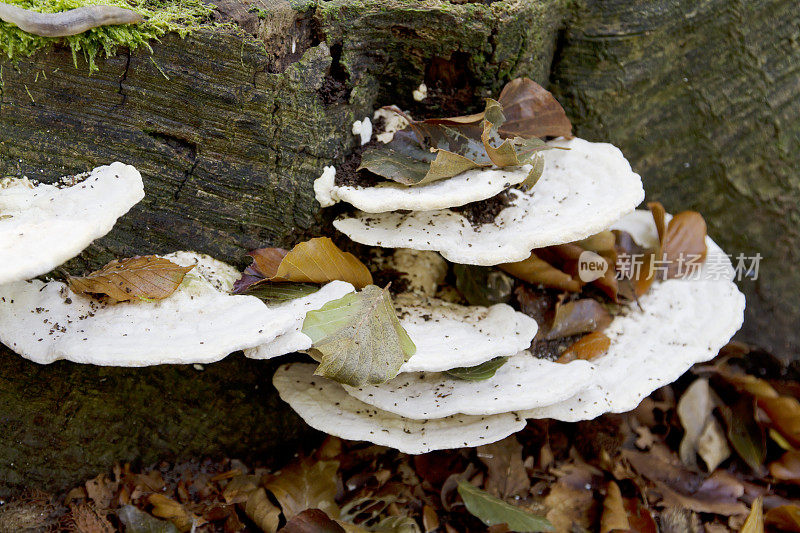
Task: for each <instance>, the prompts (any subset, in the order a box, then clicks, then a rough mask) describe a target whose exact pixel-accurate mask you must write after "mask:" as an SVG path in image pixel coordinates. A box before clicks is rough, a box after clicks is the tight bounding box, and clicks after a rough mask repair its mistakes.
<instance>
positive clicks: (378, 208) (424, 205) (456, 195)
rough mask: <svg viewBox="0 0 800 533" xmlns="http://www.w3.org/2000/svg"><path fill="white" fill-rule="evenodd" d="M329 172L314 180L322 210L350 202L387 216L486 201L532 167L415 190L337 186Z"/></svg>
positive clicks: (485, 172)
mask: <svg viewBox="0 0 800 533" xmlns="http://www.w3.org/2000/svg"><path fill="white" fill-rule="evenodd" d="M329 169H333V167H325V170H324V171H323V173H322V176H320V177H319V178H317V179H316V180H315V181H314V192H315V194H316V198H317V201H318V202H319V203H320V205H321V206H322V207H329V206H331V205H333V204H335V203H336V202H347V203H349V204H351V205H354V206H355V207H357V208H358V209H360V210H361V211H364V212H366V213H384V212H387V211H396V210H406V211H430V210H432V209H447V208H448V207H458V206H461V205H464V204H469V203H472V202H478V201H481V200H486V199H488V198H491V197H493V196H495V195H497V194H499V193H501V192H503V191H504V190H506V189H507V188H509V187H510V186H512V185H517V184H519V183H522V182H523V181H525V178H527V177H528V173H529V172H530V170H531V167H530V165H524V166H521V167H514V168H486V169H474V170H468V171H466V172H462V173H461V174H459V175H457V176H454V177H452V178H449V179H446V180H439V181H434V182H431V183H427V184H424V185H414V186H412V187H409V186H407V185H403V184H401V183H396V182H394V181H383V182H381V183H379V184H378V185H374V186H369V187H361V186H353V185H336V183H335V181H336V180H335V176H336V171H335V169H333V170H329Z"/></svg>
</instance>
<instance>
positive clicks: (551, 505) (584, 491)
mask: <svg viewBox="0 0 800 533" xmlns="http://www.w3.org/2000/svg"><path fill="white" fill-rule="evenodd" d="M555 474H556V476H557V477H558V479H557V480H556V482H555V483H552V484H550V491H549V493H548V494H547V497H545V499H544V504H545V506H546V507H547V508H548V509H549V510H548V511H547V515H546V518H547V519H548V520H549V521H550V523H551V524H553V527H554V528H555V531H573V530H574V529H577V528H574V527H573V526H576V525H577V526H580V527H582V528H584V530H587V531H588V530H590V529H591V528H592V525H593V524H594V523H595V520H596V519H597V511H598V509H597V501H596V500H595V498H594V492H593V490H591V487H592V477H593V472H592V471H591V470H590V469H588V468H586V466H585V465H584V464H573V463H567V464H565V465H562V466H561V467H560V468H559V469H558V470H556V471H555Z"/></svg>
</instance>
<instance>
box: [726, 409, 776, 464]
mask: <svg viewBox="0 0 800 533" xmlns="http://www.w3.org/2000/svg"><path fill="white" fill-rule="evenodd" d="M720 411H721V412H722V416H723V418H724V419H725V425H726V426H727V428H728V440H729V441H730V443H731V446H733V449H734V450H735V451H736V453H737V454H738V455H739V457H741V458H742V459H743V460H744V462H745V463H747V464H748V465H749V466H750V468H752V469H753V471H756V472H758V471H759V470H760V469H761V465H762V464H763V463H764V459H765V457H766V455H767V443H766V435H765V434H764V430H763V429H762V428H761V426H759V425H758V423H757V422H756V420H755V402H754V401H753V399H752V398H750V397H747V396H741V397H739V398H738V399H737V400H736V402H734V403H733V404H731V405H721V406H720Z"/></svg>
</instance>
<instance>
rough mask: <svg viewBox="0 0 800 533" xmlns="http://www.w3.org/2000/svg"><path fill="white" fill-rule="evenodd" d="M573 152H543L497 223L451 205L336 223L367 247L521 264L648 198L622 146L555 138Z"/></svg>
mask: <svg viewBox="0 0 800 533" xmlns="http://www.w3.org/2000/svg"><path fill="white" fill-rule="evenodd" d="M551 144H553V145H555V146H560V147H565V148H569V150H557V149H555V150H547V151H545V152H542V157H544V159H545V168H544V173H543V174H542V177H541V178H540V179H539V181H538V183H537V184H536V185H535V186H534V187H533V189H532V190H531V191H530V192H528V193H523V192H521V191H517V190H512V191H511V194H512V195H513V196H514V198H515V201H514V203H513V204H512V205H510V206H509V207H506V208H505V209H504V210H502V211H501V212H500V213H499V214H498V215H497V217H496V218H495V220H494V222H493V223H489V224H484V225H482V226H477V227H473V226H472V225H471V224H470V222H469V221H468V220H467V219H466V218H465V217H464V216H462V215H461V214H459V213H456V212H454V211H450V210H447V209H443V210H434V211H416V212H412V213H378V214H367V213H360V214H358V215H356V216H355V217H351V218H342V219H339V220H337V221H335V222H334V226H335V227H336V229H338V230H339V231H341V232H343V233H344V234H346V235H347V236H348V237H350V238H351V239H353V240H354V241H356V242H359V243H361V244H367V245H372V246H383V247H386V248H413V249H416V250H435V251H438V252H440V253H441V254H442V255H443V256H444V257H445V258H446V259H448V260H450V261H451V262H453V263H461V264H474V265H497V264H500V263H508V262H513V261H521V260H523V259H525V258H527V257H528V255H529V254H530V251H531V250H532V249H534V248H541V247H544V246H550V245H554V244H562V243H565V242H572V241H576V240H580V239H582V238H585V237H588V236H589V235H593V234H595V233H597V232H598V231H601V230H604V229H606V228H607V227H608V226H609V225H611V224H612V223H613V222H614V221H616V220H618V219H619V218H620V217H621V216H623V215H624V214H626V213H628V212H630V211H632V210H633V209H634V208H635V207H636V206H637V205H638V204H639V203H640V202H641V201H642V200H643V199H644V190H643V189H642V181H641V178H640V177H639V175H638V174H636V173H634V172H633V171H632V170H631V167H630V164H628V161H627V160H626V159H625V158H624V157H623V155H622V153H621V152H620V151H619V149H617V148H616V147H614V146H612V145H610V144H605V143H590V142H588V141H584V140H582V139H577V138H576V139H572V140H569V141H565V140H557V141H551Z"/></svg>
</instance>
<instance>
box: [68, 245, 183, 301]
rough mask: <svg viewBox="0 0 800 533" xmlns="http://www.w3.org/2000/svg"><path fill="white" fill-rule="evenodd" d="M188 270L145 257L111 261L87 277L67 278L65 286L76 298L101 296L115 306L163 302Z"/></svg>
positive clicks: (170, 262)
mask: <svg viewBox="0 0 800 533" xmlns="http://www.w3.org/2000/svg"><path fill="white" fill-rule="evenodd" d="M192 268H194V267H193V266H190V267H182V266H180V265H176V264H175V263H173V262H172V261H170V260H169V259H164V258H162V257H157V256H154V255H145V256H137V257H131V258H130V259H121V260H116V259H115V260H114V261H111V262H110V263H108V264H107V265H106V266H104V267H103V268H101V269H100V270H97V271H95V272H92V273H91V274H89V275H87V276H82V277H72V276H70V277H69V279H68V282H69V287H70V289H72V290H73V292H75V293H76V294H104V295H107V296H108V297H110V298H111V299H112V300H115V301H117V302H127V301H130V300H136V299H140V300H163V299H164V298H167V297H169V296H170V295H171V294H172V293H174V292H175V290H176V289H177V288H178V286H179V285H180V284H181V282H182V281H183V278H184V277H185V276H186V273H187V272H189V271H190V270H191V269H192Z"/></svg>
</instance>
